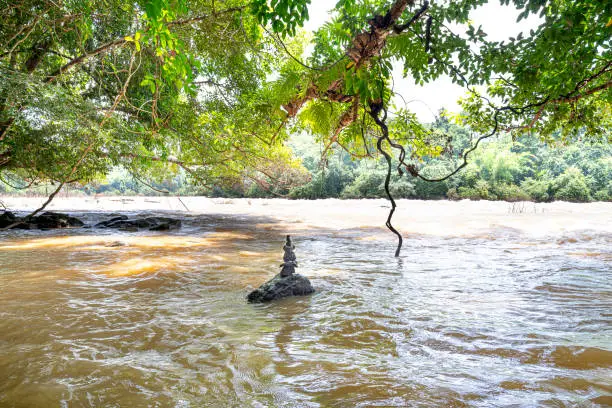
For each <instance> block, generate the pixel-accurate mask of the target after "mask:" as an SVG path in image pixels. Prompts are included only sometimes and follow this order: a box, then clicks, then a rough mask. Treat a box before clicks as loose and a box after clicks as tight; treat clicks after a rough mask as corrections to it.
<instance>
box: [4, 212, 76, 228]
mask: <svg viewBox="0 0 612 408" xmlns="http://www.w3.org/2000/svg"><path fill="white" fill-rule="evenodd" d="M13 224H14V225H13ZM11 225H12V227H11V228H12V229H56V228H78V227H82V226H84V225H85V223H84V222H83V221H81V220H79V219H78V218H76V217H72V216H70V215H67V214H62V213H56V212H51V211H47V212H44V213H42V214H40V215H35V216H34V217H31V218H29V219H27V218H26V217H23V218H21V217H17V216H16V215H15V214H13V213H12V212H10V211H5V212H4V213H2V214H0V228H7V227H10V226H11Z"/></svg>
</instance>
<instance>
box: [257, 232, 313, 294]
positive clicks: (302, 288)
mask: <svg viewBox="0 0 612 408" xmlns="http://www.w3.org/2000/svg"><path fill="white" fill-rule="evenodd" d="M294 249H295V246H294V245H293V243H292V242H291V237H290V236H289V235H287V238H286V240H285V245H283V250H284V251H285V253H284V255H283V263H282V264H281V265H280V267H281V271H280V273H279V274H278V275H276V276H274V277H273V278H272V279H270V280H269V281H268V282H266V283H264V284H263V285H261V286H260V287H259V288H258V289H256V290H254V291H253V292H251V293H249V295H248V296H247V300H248V301H249V302H250V303H262V302H269V301H271V300H276V299H282V298H285V297H289V296H303V295H309V294H311V293H313V292H314V291H315V290H314V288H313V287H312V284H311V283H310V281H309V280H308V278H307V277H305V276H303V275H300V274H297V273H295V268H297V266H298V263H297V259H296V257H295V253H294V252H293V250H294Z"/></svg>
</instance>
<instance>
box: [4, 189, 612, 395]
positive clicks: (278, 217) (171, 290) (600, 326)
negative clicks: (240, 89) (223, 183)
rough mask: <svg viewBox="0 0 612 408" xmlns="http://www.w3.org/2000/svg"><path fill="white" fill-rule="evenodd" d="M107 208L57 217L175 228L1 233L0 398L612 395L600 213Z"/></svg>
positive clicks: (496, 206) (238, 204) (305, 205)
mask: <svg viewBox="0 0 612 408" xmlns="http://www.w3.org/2000/svg"><path fill="white" fill-rule="evenodd" d="M115 200H116V201H112V200H110V199H102V200H94V199H88V200H84V199H70V200H69V199H63V200H58V201H57V202H55V203H54V206H55V207H54V208H56V209H64V210H71V213H73V214H75V215H77V216H79V217H81V218H82V219H84V220H86V221H87V222H88V223H94V222H96V221H99V220H103V219H107V218H108V217H109V215H110V213H111V212H113V211H115V212H121V213H124V214H129V215H137V214H140V215H151V214H162V213H163V214H164V215H169V214H170V215H173V216H177V217H180V218H182V219H183V220H184V225H183V228H182V229H181V230H179V231H172V232H168V233H161V232H155V233H153V232H149V231H142V232H118V231H107V230H96V229H73V230H61V231H10V232H4V233H1V235H0V406H1V407H56V406H67V407H81V406H86V407H87V406H91V407H102V406H103V407H202V406H213V407H285V406H286V407H372V406H410V407H412V406H418V407H420V406H423V407H447V406H453V407H462V406H469V407H471V406H474V407H502V406H517V407H523V406H526V407H530V406H550V407H564V406H567V407H574V406H581V407H590V406H606V405H609V404H612V326H611V324H610V323H611V322H612V280H611V278H612V271H611V269H612V268H611V265H612V205H610V204H582V205H581V204H567V203H555V204H546V205H541V204H538V205H535V206H534V205H533V204H521V205H514V206H513V205H511V204H507V203H488V202H478V203H474V202H460V203H450V202H419V201H401V202H400V210H399V212H398V217H397V220H396V225H397V227H398V229H400V230H401V231H403V232H404V235H405V241H404V249H403V251H402V256H401V257H400V258H399V259H396V258H393V256H392V255H393V252H394V249H395V240H394V237H393V236H392V235H391V234H390V233H388V232H387V231H386V230H385V229H383V228H381V226H382V225H384V220H385V218H386V211H387V209H386V207H387V204H386V203H385V202H384V201H382V200H374V201H365V200H364V201H347V202H343V201H335V200H330V201H319V202H300V201H295V202H292V201H284V200H278V201H275V200H208V199H197V198H191V199H187V198H183V202H184V204H185V205H186V208H188V209H189V210H190V211H186V208H185V207H184V206H183V205H182V204H181V203H180V202H179V201H178V200H177V199H170V198H156V199H154V198H149V199H142V198H140V199H136V201H120V200H119V199H115ZM3 201H4V202H5V204H7V205H8V206H10V207H12V208H16V209H25V208H26V207H27V208H34V207H36V204H38V201H32V200H23V199H4V200H3ZM163 210H169V211H163ZM286 233H290V234H292V235H293V236H294V240H295V244H296V246H297V248H296V254H297V257H298V261H299V262H300V267H299V268H298V272H300V273H303V274H305V275H307V276H308V277H310V278H311V280H312V282H313V285H314V286H315V288H316V290H317V292H316V293H315V294H314V295H313V296H309V297H301V298H293V299H286V300H283V301H280V302H275V303H271V304H266V305H250V304H247V303H246V301H245V296H246V295H247V293H248V292H249V290H252V289H253V288H255V287H256V286H258V285H259V284H261V283H263V282H264V281H265V280H267V279H268V278H270V277H271V276H273V274H275V273H276V272H277V271H278V265H279V264H280V262H281V257H282V250H281V246H282V240H283V236H284V234H286Z"/></svg>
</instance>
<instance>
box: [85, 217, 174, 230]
mask: <svg viewBox="0 0 612 408" xmlns="http://www.w3.org/2000/svg"><path fill="white" fill-rule="evenodd" d="M94 227H95V228H117V229H122V230H128V231H137V230H139V229H145V228H146V229H148V230H150V231H168V230H173V229H178V228H180V227H181V220H177V219H174V218H167V217H146V218H136V219H133V220H130V219H128V217H127V216H126V215H121V216H118V217H114V218H111V219H110V220H106V221H102V222H99V223H97V224H96V225H94Z"/></svg>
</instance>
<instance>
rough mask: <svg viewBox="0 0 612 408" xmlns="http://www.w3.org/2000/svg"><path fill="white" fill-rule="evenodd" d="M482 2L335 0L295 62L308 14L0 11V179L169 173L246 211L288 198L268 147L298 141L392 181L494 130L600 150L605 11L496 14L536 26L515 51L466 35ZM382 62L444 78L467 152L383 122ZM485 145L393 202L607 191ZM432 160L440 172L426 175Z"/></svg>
mask: <svg viewBox="0 0 612 408" xmlns="http://www.w3.org/2000/svg"><path fill="white" fill-rule="evenodd" d="M485 3H486V1H484V0H461V1H450V2H449V1H425V0H423V2H422V3H417V2H415V1H410V0H367V1H365V0H340V1H338V2H337V3H336V5H335V7H334V9H333V14H332V17H331V19H330V21H328V22H327V23H325V24H324V25H323V26H322V27H321V28H320V29H319V30H317V31H316V33H315V34H314V39H313V41H312V46H313V47H312V48H313V50H314V51H313V52H312V53H311V54H309V55H308V54H304V52H303V50H304V49H306V48H307V47H306V45H308V41H307V39H306V37H305V36H304V35H302V34H301V33H300V32H299V27H300V26H301V25H302V24H303V23H304V21H306V20H307V19H308V17H309V13H308V6H309V2H308V1H307V0H300V1H287V0H256V1H252V2H247V1H244V0H221V1H207V0H131V1H128V0H88V1H51V0H18V1H9V2H7V1H6V0H4V1H3V2H0V21H1V23H0V176H1V178H2V179H3V180H25V182H26V184H31V185H33V186H35V185H36V184H37V183H45V182H48V181H54V182H56V183H57V185H58V186H59V188H61V187H62V186H63V185H64V184H66V183H67V184H70V183H74V182H92V183H95V182H97V181H99V180H100V179H101V178H102V177H103V176H104V175H105V174H106V173H108V172H110V171H111V170H112V169H114V168H116V167H117V166H121V167H123V168H124V169H126V170H127V171H128V172H129V173H130V174H131V175H132V176H133V177H134V178H141V179H152V180H154V181H155V180H157V181H161V180H164V179H169V178H172V177H173V176H176V175H180V177H181V178H184V177H186V178H187V179H188V181H189V182H191V183H195V184H197V185H199V186H201V187H202V188H205V189H206V190H207V191H209V192H210V191H211V189H214V188H217V187H218V186H226V187H227V186H230V187H231V186H241V185H244V184H245V180H250V182H249V183H250V184H251V185H253V186H255V187H253V188H252V190H253V194H256V193H257V191H258V190H262V191H274V192H276V193H287V192H289V190H291V189H292V188H293V187H295V185H299V184H303V182H304V181H305V180H306V178H307V177H308V175H307V173H306V172H305V171H304V169H303V168H302V167H301V166H300V165H299V163H298V162H297V161H296V160H295V158H294V157H292V156H291V152H290V150H289V149H288V148H287V147H286V145H285V144H284V142H286V140H287V138H288V135H289V134H291V133H297V132H306V133H308V134H310V135H312V136H314V138H315V139H316V140H318V141H320V142H322V143H323V145H324V146H325V147H324V149H323V153H324V154H328V153H329V154H332V151H333V147H335V146H340V147H342V148H343V149H344V150H345V151H346V152H348V154H349V155H350V156H351V157H352V158H361V157H367V156H376V154H377V153H376V151H378V152H379V153H382V154H385V155H386V151H387V150H391V151H393V152H394V153H395V157H394V159H395V160H398V159H399V163H396V165H397V166H398V171H399V172H400V174H401V173H403V174H407V173H408V174H411V175H413V176H415V177H421V179H424V178H432V177H434V178H436V177H439V176H441V177H444V176H446V175H449V174H450V173H451V172H453V171H454V169H457V168H461V167H464V166H465V164H466V159H467V158H468V156H469V154H470V153H469V152H470V151H471V149H473V148H475V147H476V146H477V145H478V143H479V141H480V140H483V139H485V138H488V137H492V136H495V135H498V134H500V133H503V132H511V133H512V134H513V135H514V137H519V140H521V141H522V140H525V142H524V145H525V146H531V147H529V148H532V147H533V146H535V145H533V144H532V143H531V142H529V140H528V139H522V138H521V135H523V134H526V135H532V138H535V137H536V136H533V133H532V132H534V131H537V135H538V136H537V137H539V138H541V139H542V140H544V141H546V142H548V143H549V144H555V143H558V142H559V141H563V142H569V143H578V141H579V140H585V139H589V140H600V141H603V142H608V143H609V141H610V137H611V136H610V127H611V126H610V125H611V121H612V111H611V101H612V49H611V45H610V44H611V42H610V41H609V40H610V37H611V33H612V20H610V16H612V4H611V3H610V2H607V1H604V0H598V1H568V0H559V1H554V2H546V1H541V0H502V4H505V5H507V6H508V7H511V8H514V9H517V10H519V11H520V13H521V14H520V17H519V19H520V18H523V17H525V16H527V15H530V14H534V15H535V14H537V15H539V16H540V17H541V19H542V20H541V24H540V25H539V27H538V28H537V29H535V30H532V31H531V32H530V33H529V34H528V35H523V34H521V35H519V36H517V37H516V38H511V39H510V41H506V42H497V41H490V40H488V38H487V35H486V33H484V32H483V30H482V29H481V28H480V27H474V26H473V25H472V24H473V23H472V22H471V20H470V13H471V12H472V11H473V10H475V9H477V8H478V7H481V6H482V5H483V4H485ZM449 27H453V29H452V30H451V29H450V28H449ZM453 30H454V31H453ZM397 61H399V63H401V64H402V65H403V68H404V75H406V76H410V77H412V78H413V79H414V80H415V81H416V82H417V83H422V84H424V83H428V82H431V81H434V80H436V79H437V78H440V77H441V76H444V75H446V76H449V77H450V78H452V79H453V81H455V82H456V83H458V84H460V85H462V86H463V87H464V88H465V90H466V96H465V98H464V99H463V101H462V108H463V113H462V114H460V115H457V116H456V117H454V118H453V120H454V121H456V122H458V123H460V124H462V125H463V126H466V127H467V128H468V129H469V132H470V134H474V138H473V139H472V140H470V141H468V140H467V139H459V140H454V141H453V140H452V137H451V136H455V138H456V137H458V136H457V135H454V134H451V133H452V132H449V131H448V129H443V128H441V127H437V128H436V129H433V130H432V129H431V128H429V127H428V126H427V125H425V124H422V123H419V121H418V120H417V119H416V116H415V115H414V114H413V113H412V112H410V111H409V110H408V109H406V108H405V107H402V108H395V107H394V106H393V103H392V101H393V100H394V99H393V98H394V90H393V78H392V66H393V63H395V62H397ZM534 143H535V142H534ZM451 145H452V146H453V147H452V149H451V148H450V146H451ZM493 145H494V144H491V145H489V146H487V150H486V151H483V152H479V151H478V150H476V153H473V154H472V155H471V156H469V158H470V159H471V158H473V159H474V162H473V164H470V166H469V167H468V168H466V170H467V171H466V174H465V175H460V176H459V178H455V179H452V180H448V181H447V182H445V183H443V184H434V185H431V186H429V185H426V184H423V183H422V181H423V180H417V181H415V180H411V179H405V178H401V181H399V179H400V176H399V175H398V176H396V179H397V180H396V181H395V184H394V185H393V186H392V187H391V188H392V189H393V190H394V191H393V192H395V193H396V194H398V195H400V196H412V194H414V195H415V196H442V195H444V194H446V195H449V194H450V195H451V196H459V197H462V196H463V197H481V198H487V197H506V196H511V195H520V194H525V193H527V194H529V196H531V197H536V195H537V196H538V197H540V198H538V199H543V200H545V199H550V198H555V197H557V198H564V199H571V200H583V199H589V198H593V197H594V196H596V195H600V196H602V197H603V196H604V195H605V194H606V193H603V192H602V191H604V190H606V188H608V187H607V184H606V183H607V182H608V181H607V179H606V176H604V177H603V179H601V177H600V178H597V177H595V176H592V177H591V173H590V172H587V171H586V170H585V168H580V169H578V170H576V169H571V168H567V169H563V170H562V171H560V172H552V173H551V174H550V177H548V176H546V177H543V176H542V175H541V174H540V173H541V172H542V171H548V170H547V168H546V167H542V168H538V169H539V170H534V169H535V167H533V166H530V165H529V163H530V161H529V160H528V159H527V156H528V155H529V154H530V153H531V152H530V151H529V150H528V149H529V148H528V147H525V149H527V150H524V151H523V150H518V151H515V149H516V148H513V149H512V150H511V151H507V149H506V150H503V149H502V150H499V151H493V150H491V151H490V149H489V148H490V147H491V146H493ZM383 152H384V153H383ZM461 152H463V153H461ZM499 155H502V156H504V157H503V160H500V157H501V156H499ZM438 156H444V157H446V159H444V160H441V161H432V160H433V159H434V158H436V157H438ZM347 160H348V159H347V158H346V157H345V158H343V159H342V161H343V162H346V161H347ZM332 162H333V160H331V159H330V163H332ZM570 162H571V163H573V164H572V165H576V166H577V162H572V161H570ZM604 162H605V160H604ZM499 163H504V164H503V165H500V164H499ZM568 163H569V162H568ZM368 166H371V164H367V163H366V164H359V165H351V166H347V168H346V169H344V170H343V171H342V172H339V173H338V174H337V175H333V177H332V176H331V175H332V174H333V171H332V166H330V167H328V169H327V170H325V171H319V170H316V171H315V170H314V169H313V168H310V169H309V170H310V171H311V172H312V178H313V180H312V181H311V182H310V184H308V185H306V186H304V187H300V189H299V190H296V189H293V190H292V194H293V195H295V196H313V197H314V196H319V195H326V194H332V193H333V194H336V195H345V196H369V195H374V194H379V193H380V191H379V190H380V188H379V187H380V183H378V181H376V180H378V178H379V176H380V174H384V173H380V171H383V172H384V170H379V169H378V167H377V166H374V168H373V169H372V170H371V171H370V170H367V169H370V167H368ZM306 167H308V164H306ZM356 169H362V170H356ZM529 171H532V172H533V174H530V175H525V174H528V173H529ZM593 171H594V172H598V171H601V170H600V169H599V167H598V168H597V169H593ZM355 172H357V173H359V174H357V175H355V174H356V173H355ZM379 173H380V174H379ZM519 173H520V174H519ZM579 173H582V174H583V176H584V177H581V176H580V175H579ZM350 174H353V176H352V177H353V179H351V176H350ZM517 174H519V175H517ZM370 175H371V177H374V178H375V179H376V180H373V179H371V177H370ZM428 176H429V177H428ZM464 179H465V180H464ZM349 180H350V181H349ZM457 180H463V181H462V182H459V181H457ZM545 180H549V181H550V182H551V183H552V184H550V185H549V184H546V183H545ZM593 180H596V181H593ZM9 182H10V181H9ZM345 182H348V185H344V184H343V183H345ZM317 183H318V184H317ZM328 183H329V186H328V185H327V184H328ZM453 183H455V184H453ZM512 183H514V184H512ZM593 183H596V184H593ZM485 184H486V185H485ZM316 185H320V186H322V187H321V188H320V190H316V188H315V187H314V186H316ZM512 185H516V188H514V187H509V186H512ZM604 185H606V186H604ZM309 186H310V187H309ZM519 189H520V191H519ZM309 190H312V192H309ZM317 191H318V192H317ZM375 191H378V193H375Z"/></svg>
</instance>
